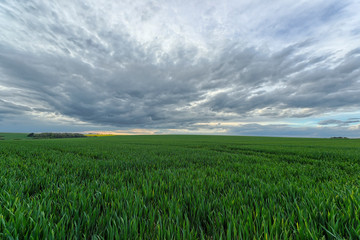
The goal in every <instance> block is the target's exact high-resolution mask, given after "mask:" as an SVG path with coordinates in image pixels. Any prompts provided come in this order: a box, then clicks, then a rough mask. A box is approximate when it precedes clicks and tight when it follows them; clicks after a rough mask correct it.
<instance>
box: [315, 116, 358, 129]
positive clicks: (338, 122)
mask: <svg viewBox="0 0 360 240" xmlns="http://www.w3.org/2000/svg"><path fill="white" fill-rule="evenodd" d="M355 123H360V119H359V118H350V119H348V120H346V121H342V120H336V119H328V120H323V121H320V122H319V123H318V124H319V125H322V126H326V125H336V126H339V127H341V126H349V125H350V124H355Z"/></svg>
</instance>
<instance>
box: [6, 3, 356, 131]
mask: <svg viewBox="0 0 360 240" xmlns="http://www.w3.org/2000/svg"><path fill="white" fill-rule="evenodd" d="M359 12H360V1H358V0H344V1H338V0H306V1H302V0H299V1H292V0H273V1H264V0H241V1H240V0H222V1H214V0H213V1H212V0H208V1H207V0H192V1H184V0H166V1H161V0H159V1H147V0H131V1H130V0H129V1H128V0H122V1H115V0H81V1H80V0H78V1H77V0H63V1H53V0H36V1H35V0H26V1H25V0H1V1H0V132H113V133H118V134H220V135H253V136H290V137H331V136H346V137H360V14H359Z"/></svg>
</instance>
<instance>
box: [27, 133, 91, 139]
mask: <svg viewBox="0 0 360 240" xmlns="http://www.w3.org/2000/svg"><path fill="white" fill-rule="evenodd" d="M30 134H32V135H31V137H33V138H36V139H39V138H83V137H86V136H85V135H84V134H80V133H30ZM30 134H29V135H28V136H30Z"/></svg>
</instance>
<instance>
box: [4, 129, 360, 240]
mask: <svg viewBox="0 0 360 240" xmlns="http://www.w3.org/2000/svg"><path fill="white" fill-rule="evenodd" d="M359 172H360V140H350V139H296V138H265V137H264V138H261V137H221V136H114V137H101V138H96V137H94V138H85V139H53V140H22V141H14V140H4V141H0V239H8V238H9V239H11V238H17V237H18V238H20V239H31V238H32V237H33V239H45V238H47V239H82V238H84V239H220V238H222V239H276V238H280V239H322V238H323V239H342V238H344V239H358V236H360V219H359V217H360V191H359V185H360V174H359Z"/></svg>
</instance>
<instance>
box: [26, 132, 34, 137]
mask: <svg viewBox="0 0 360 240" xmlns="http://www.w3.org/2000/svg"><path fill="white" fill-rule="evenodd" d="M34 135H35V134H34V133H29V134H28V135H27V136H28V137H34Z"/></svg>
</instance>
